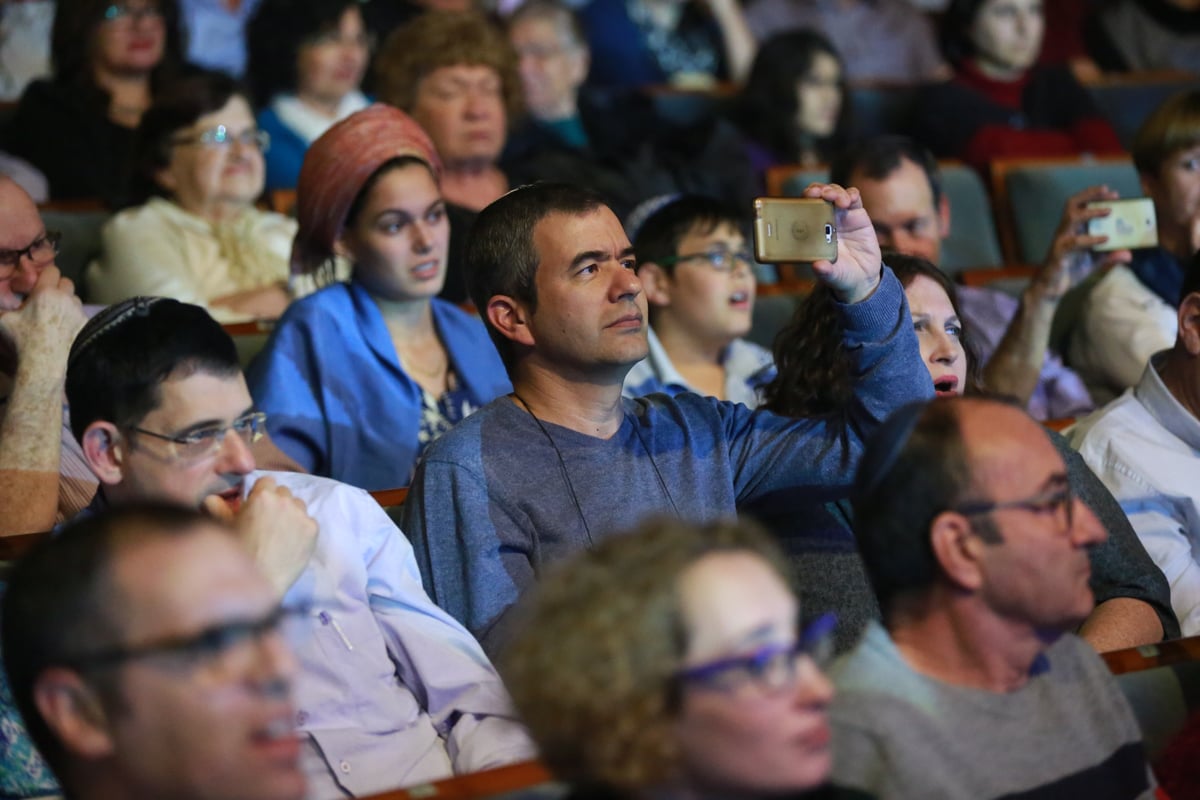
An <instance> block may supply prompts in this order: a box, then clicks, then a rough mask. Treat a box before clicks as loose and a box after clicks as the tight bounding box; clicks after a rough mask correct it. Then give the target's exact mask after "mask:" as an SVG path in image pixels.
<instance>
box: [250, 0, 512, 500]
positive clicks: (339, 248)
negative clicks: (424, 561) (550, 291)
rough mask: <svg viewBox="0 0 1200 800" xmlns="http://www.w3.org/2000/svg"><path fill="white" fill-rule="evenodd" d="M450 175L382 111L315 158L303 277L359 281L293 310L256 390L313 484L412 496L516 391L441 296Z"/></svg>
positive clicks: (483, 335)
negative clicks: (453, 440) (453, 439)
mask: <svg viewBox="0 0 1200 800" xmlns="http://www.w3.org/2000/svg"><path fill="white" fill-rule="evenodd" d="M267 2H271V0H267ZM440 172H441V165H440V163H439V162H438V157H437V153H435V152H434V150H433V145H432V143H430V141H429V137H427V136H426V135H425V132H424V131H422V130H421V129H420V128H419V127H418V126H417V124H416V123H415V122H413V121H412V119H411V118H410V117H408V115H406V114H405V113H404V112H403V111H399V110H397V109H395V108H392V107H391V106H385V105H382V104H376V105H373V106H371V107H370V108H368V109H367V110H365V111H360V112H358V113H357V114H353V115H351V116H350V117H348V118H347V119H345V120H343V121H342V122H340V123H338V124H337V125H335V126H334V127H332V128H330V129H329V131H327V132H326V133H325V134H324V135H323V136H321V138H320V139H318V140H317V141H316V142H315V143H314V144H313V146H312V148H311V149H310V150H309V154H308V156H307V157H306V158H305V161H304V169H303V171H302V172H301V173H300V192H299V201H300V206H299V209H298V213H299V218H300V229H299V232H298V233H297V236H296V244H295V247H294V249H293V255H292V260H293V266H294V268H295V269H297V270H301V271H303V272H305V273H310V274H311V273H319V272H320V271H322V270H324V269H327V268H328V265H329V264H330V262H331V261H332V259H333V258H334V257H335V256H334V253H335V252H340V253H341V254H342V255H344V256H346V257H347V258H349V259H350V261H351V262H353V267H352V277H351V280H350V282H349V283H336V284H334V285H332V286H327V287H325V288H324V289H322V290H321V291H319V292H317V293H316V294H313V295H311V296H309V297H306V298H304V299H303V300H301V301H299V302H297V303H295V304H294V305H293V306H292V307H291V308H290V309H288V312H287V313H286V314H284V316H283V319H282V320H280V322H279V324H278V326H276V329H275V332H274V334H273V335H272V337H271V339H270V341H269V342H268V343H267V346H266V348H265V349H264V350H263V351H262V353H261V354H260V355H259V357H258V359H257V360H256V361H255V363H254V364H253V366H252V368H251V370H250V372H249V384H250V390H251V393H252V394H253V395H254V399H255V402H256V403H257V405H258V407H259V408H261V409H262V410H263V411H265V412H267V415H268V419H269V420H270V422H269V423H268V427H269V428H270V430H271V435H272V437H273V438H274V439H275V440H276V441H277V442H279V444H280V446H281V447H282V448H283V450H284V451H285V452H286V453H288V454H289V455H291V456H292V457H293V458H295V459H296V460H297V462H299V463H300V464H301V466H303V467H304V468H305V469H307V470H309V471H310V472H313V473H315V474H318V475H326V476H328V477H332V478H335V479H337V480H340V481H345V482H346V483H350V484H353V485H354V486H359V487H361V488H364V489H368V490H374V489H388V488H393V487H397V486H407V485H408V483H409V480H410V478H411V477H412V471H413V467H414V466H415V465H416V462H417V459H418V457H420V455H421V453H422V452H423V451H424V449H425V447H426V446H428V445H429V443H430V442H432V441H433V440H434V439H436V438H437V437H438V436H440V435H441V434H442V433H444V432H445V431H446V430H448V429H449V428H450V427H451V426H453V425H454V424H455V423H457V422H458V421H459V420H461V419H462V418H464V417H465V416H467V415H468V414H470V413H471V412H473V411H475V410H476V409H477V408H479V407H480V406H482V405H484V404H485V403H487V402H488V401H490V400H492V399H493V398H495V397H498V396H499V395H502V394H504V393H506V392H508V391H509V390H510V389H511V388H512V387H511V385H510V384H509V382H508V377H507V376H506V375H505V373H504V365H503V364H502V363H501V362H500V357H499V355H498V354H497V353H496V348H495V347H494V346H493V345H492V343H491V341H490V340H489V339H488V336H487V332H486V331H485V330H484V327H483V324H482V323H480V321H479V320H478V319H477V318H476V317H474V316H472V315H470V314H467V313H466V312H464V311H461V310H459V309H458V308H456V307H455V306H454V305H453V304H451V303H448V302H446V301H445V300H440V299H438V298H437V297H435V295H436V294H437V293H438V291H439V290H440V289H441V288H442V280H443V278H444V276H445V274H446V247H447V243H448V241H449V238H450V227H449V222H448V221H447V219H446V212H445V203H444V202H443V201H442V198H441V194H440V193H439V191H438V177H439V175H440ZM331 332H335V335H331Z"/></svg>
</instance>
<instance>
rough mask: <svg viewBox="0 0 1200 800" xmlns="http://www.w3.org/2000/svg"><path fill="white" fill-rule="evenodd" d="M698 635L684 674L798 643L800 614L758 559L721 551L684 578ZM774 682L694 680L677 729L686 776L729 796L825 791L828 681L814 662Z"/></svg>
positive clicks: (692, 632)
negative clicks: (823, 786)
mask: <svg viewBox="0 0 1200 800" xmlns="http://www.w3.org/2000/svg"><path fill="white" fill-rule="evenodd" d="M679 583H680V585H679V594H680V604H681V611H682V614H683V619H684V624H685V626H686V627H687V630H688V633H689V640H690V641H689V644H688V651H687V653H686V654H685V656H684V669H687V668H689V667H695V666H699V665H706V664H713V663H714V662H720V661H724V660H726V659H736V658H738V657H742V656H750V655H754V654H756V653H760V652H767V651H768V650H770V649H771V648H775V649H776V650H778V649H780V648H786V647H790V646H794V645H795V643H796V636H797V630H796V626H797V620H798V611H799V609H798V607H797V603H796V598H795V597H794V596H793V595H792V593H791V591H790V590H789V589H788V587H787V586H786V585H785V584H784V582H783V581H782V580H781V579H780V577H779V576H778V575H777V574H776V572H775V571H774V570H773V569H771V567H770V566H769V565H768V564H767V563H766V562H765V561H764V560H763V559H762V558H761V557H759V556H757V555H755V554H753V553H749V552H736V551H734V552H724V553H713V554H711V555H708V556H705V557H704V558H702V559H701V560H699V561H697V562H696V563H695V564H693V565H692V566H691V567H689V568H688V570H687V571H686V572H684V574H683V575H682V577H681V578H680V582H679ZM794 666H795V670H794V673H791V674H790V675H789V674H787V673H786V672H785V676H784V677H782V678H781V677H780V676H778V675H776V676H774V677H775V679H776V680H774V681H773V683H774V684H777V685H768V681H767V680H765V679H763V680H760V679H759V678H758V677H756V676H754V675H753V674H751V671H749V670H746V669H744V668H742V669H739V668H737V667H733V668H731V669H726V670H724V671H722V672H720V673H718V674H714V675H712V676H711V678H710V679H709V680H706V681H696V680H690V679H688V680H686V681H685V683H684V689H683V701H682V709H681V711H680V717H679V719H678V720H677V722H676V730H677V735H678V737H679V742H680V746H681V750H682V760H683V764H682V766H683V779H684V780H686V781H688V782H689V783H691V784H693V785H694V786H695V787H696V788H699V789H703V790H706V791H721V792H726V793H729V794H734V793H754V794H782V793H785V792H795V791H801V790H804V789H809V788H812V787H814V786H817V785H819V784H821V783H822V782H823V781H824V780H825V778H826V776H827V775H828V773H829V769H830V766H831V760H832V756H831V754H830V747H829V738H830V734H829V723H828V719H827V708H828V705H829V701H830V699H831V698H832V696H833V689H832V687H831V685H830V683H829V681H828V680H827V679H826V678H825V676H824V675H822V674H821V672H820V670H819V669H818V668H817V666H816V665H815V664H814V663H813V661H812V660H811V659H809V658H808V657H807V656H800V657H799V658H798V660H796V661H795V662H794Z"/></svg>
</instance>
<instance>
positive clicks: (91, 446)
mask: <svg viewBox="0 0 1200 800" xmlns="http://www.w3.org/2000/svg"><path fill="white" fill-rule="evenodd" d="M81 444H82V447H83V457H84V460H86V461H87V463H88V466H89V467H91V468H92V472H94V473H96V477H97V478H99V479H100V482H101V483H103V484H106V485H109V486H112V485H115V484H118V483H120V482H121V479H122V477H124V475H123V473H122V464H123V463H124V461H125V456H126V455H127V453H126V450H127V445H126V443H125V440H124V439H123V438H122V436H121V432H120V431H118V430H117V426H116V425H113V424H112V423H111V422H104V421H101V420H97V421H96V422H93V423H92V424H91V425H88V426H87V429H86V430H85V431H84V432H83V440H82V442H81Z"/></svg>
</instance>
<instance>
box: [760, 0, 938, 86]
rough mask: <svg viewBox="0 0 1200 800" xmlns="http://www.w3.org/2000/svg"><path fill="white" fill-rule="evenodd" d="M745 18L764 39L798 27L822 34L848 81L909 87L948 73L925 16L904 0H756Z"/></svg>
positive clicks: (931, 28)
mask: <svg viewBox="0 0 1200 800" xmlns="http://www.w3.org/2000/svg"><path fill="white" fill-rule="evenodd" d="M746 21H747V22H748V23H749V24H750V30H751V31H753V32H754V35H755V36H757V37H758V39H759V41H764V42H765V41H766V40H767V39H769V38H771V37H772V36H774V35H776V34H780V33H785V32H787V31H793V30H797V29H799V28H806V29H809V30H813V31H817V32H819V33H822V34H824V35H825V36H827V37H829V40H830V41H831V42H833V46H834V49H835V50H836V51H837V52H838V53H839V54H841V58H842V61H843V63H844V64H845V67H846V70H847V73H848V74H847V78H848V79H849V80H850V81H852V82H856V83H863V82H871V81H879V82H883V83H887V84H903V85H908V84H916V83H924V82H926V81H933V80H940V79H943V78H946V77H949V75H950V69H949V68H948V67H947V66H946V64H945V62H944V61H942V57H941V55H940V54H939V53H938V48H937V40H936V39H935V38H934V33H933V26H932V25H931V24H930V22H929V19H928V18H927V17H926V16H925V15H924V14H921V13H919V12H917V11H915V10H914V9H913V6H912V4H911V3H908V2H905V0H754V2H751V3H750V4H749V7H748V8H747V9H746Z"/></svg>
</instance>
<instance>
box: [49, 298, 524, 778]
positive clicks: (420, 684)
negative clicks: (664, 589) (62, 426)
mask: <svg viewBox="0 0 1200 800" xmlns="http://www.w3.org/2000/svg"><path fill="white" fill-rule="evenodd" d="M67 395H68V399H69V400H70V402H71V425H72V428H73V430H74V431H75V434H76V436H77V437H78V438H79V440H80V442H81V444H82V445H83V450H84V453H85V455H86V456H87V459H88V463H89V464H90V465H91V467H92V469H93V470H94V471H95V472H96V474H97V476H98V477H99V479H100V483H101V489H100V493H99V495H98V496H97V500H96V502H95V503H93V506H92V507H93V509H94V510H96V511H99V510H100V509H103V508H105V507H107V506H110V505H111V506H113V507H119V506H124V505H128V504H130V503H133V502H139V501H145V500H159V501H172V502H177V503H182V504H184V505H187V506H191V507H203V508H205V509H206V510H208V511H209V512H210V513H213V514H216V515H218V516H221V517H227V518H231V519H232V521H233V523H234V525H235V526H236V527H238V528H239V530H241V531H242V538H243V540H244V541H246V543H247V545H248V546H249V547H250V548H251V550H252V551H254V552H255V553H256V556H257V559H256V560H257V561H258V563H259V564H260V566H262V567H263V568H264V571H266V572H267V574H268V575H269V576H270V577H271V580H272V584H273V585H275V586H276V587H277V589H278V590H279V594H281V595H282V596H283V605H284V607H285V608H289V609H299V608H303V607H306V606H311V610H309V611H308V612H307V613H304V614H303V615H302V618H301V629H300V630H299V631H297V635H296V636H295V637H293V640H292V644H293V647H294V649H295V652H296V656H297V658H298V659H299V662H300V672H299V675H298V677H297V680H296V705H297V708H298V711H297V715H296V720H297V723H298V728H299V729H300V731H301V733H302V742H301V751H302V752H301V759H302V764H303V767H304V771H305V774H306V776H307V778H308V782H309V795H308V796H309V797H311V798H333V797H343V796H345V795H346V794H349V795H352V796H353V795H367V794H373V793H377V792H381V791H383V790H385V789H393V788H396V787H398V786H408V785H412V784H415V783H420V782H423V781H429V780H435V779H438V778H444V777H447V776H449V775H450V774H451V773H452V772H454V773H458V772H471V771H474V770H479V769H486V768H488V767H494V766H499V765H500V764H503V763H507V762H510V761H519V760H523V759H527V758H529V757H531V756H532V755H533V750H532V747H531V745H530V743H529V741H528V739H527V737H526V734H525V732H524V729H523V728H521V727H520V726H519V725H518V724H517V723H516V722H515V721H514V720H513V719H512V712H511V709H510V703H509V699H508V695H507V694H506V693H505V691H504V688H503V686H502V685H501V683H500V679H499V677H498V676H497V675H496V674H495V672H494V670H493V669H492V666H491V664H490V663H489V662H488V660H487V658H486V657H485V656H484V654H483V652H482V651H481V650H480V649H479V645H478V643H476V642H475V640H474V639H472V638H471V636H470V634H468V633H467V631H466V630H465V629H463V628H462V627H461V626H460V625H459V624H458V623H456V622H455V621H454V620H453V619H451V618H450V617H449V616H448V615H447V614H445V613H443V612H442V611H441V610H440V609H438V608H437V607H436V606H434V605H433V603H431V602H430V601H429V599H428V597H427V596H426V594H425V592H424V590H423V589H422V588H421V582H420V575H419V572H418V570H417V567H416V564H415V563H414V561H413V553H412V548H411V546H410V545H409V544H408V541H407V540H406V539H405V538H404V536H403V534H401V533H400V531H398V530H397V529H396V527H395V525H394V524H392V522H391V520H390V519H389V518H388V516H387V514H386V513H385V512H384V510H383V509H382V508H380V507H379V505H378V504H376V502H375V501H374V500H373V499H372V498H371V497H370V496H368V495H367V494H366V493H365V492H362V491H361V490H357V489H352V488H350V487H348V486H345V485H343V484H339V483H336V482H334V481H330V480H328V479H325V478H319V477H315V476H311V475H300V474H297V473H263V472H257V471H255V461H254V456H253V454H252V453H251V451H250V449H249V448H248V444H249V443H250V442H251V441H253V440H254V439H256V438H258V436H259V435H261V432H262V430H263V427H264V415H263V414H262V413H261V412H256V411H254V410H253V405H252V401H251V399H250V393H249V391H248V390H247V389H246V384H245V381H244V380H243V378H242V374H241V372H240V371H239V369H238V362H237V353H236V351H235V349H234V346H233V342H232V340H231V339H230V338H229V337H228V336H227V335H226V334H225V333H224V331H223V330H222V329H221V327H220V326H219V325H217V324H216V322H215V321H214V320H213V319H212V318H211V317H210V316H209V315H208V314H207V313H206V312H205V311H204V310H203V309H201V308H199V307H197V306H189V305H185V304H181V303H178V302H176V301H173V300H165V299H159V298H135V299H133V300H130V301H127V302H125V303H122V304H120V305H118V306H113V307H111V308H109V309H108V310H107V311H106V312H104V313H103V314H101V315H98V316H96V317H94V318H93V319H92V320H91V321H90V322H89V324H88V325H87V326H86V327H85V328H84V329H83V331H82V332H81V333H80V334H79V337H78V338H77V339H76V341H75V344H74V346H73V348H72V353H71V361H70V365H69V367H68V374H67ZM231 432H232V434H233V435H229V434H230V433H231ZM306 511H307V513H306ZM308 514H311V515H312V519H310V518H309V517H308ZM314 520H315V521H314ZM314 537H315V541H314ZM314 546H315V551H314V550H313V547H314Z"/></svg>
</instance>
